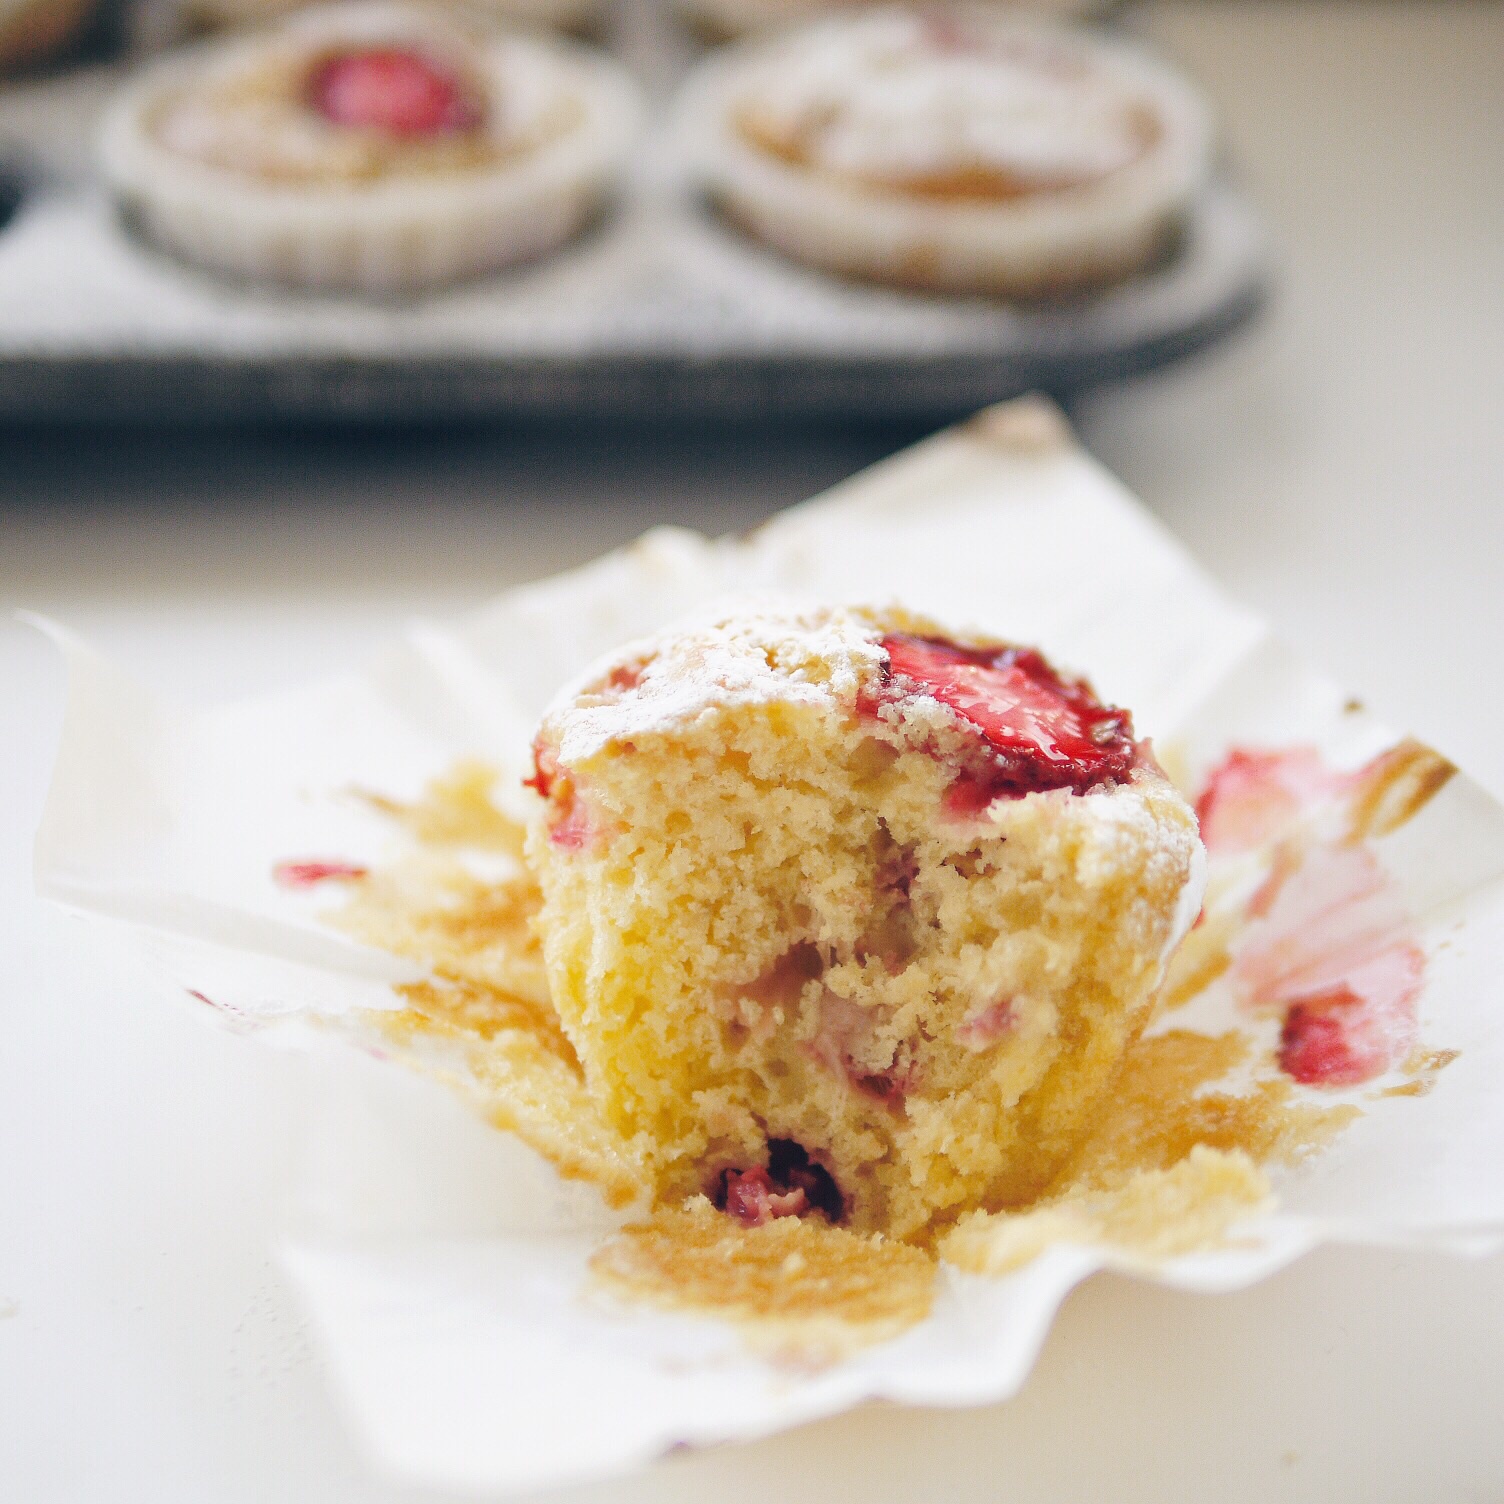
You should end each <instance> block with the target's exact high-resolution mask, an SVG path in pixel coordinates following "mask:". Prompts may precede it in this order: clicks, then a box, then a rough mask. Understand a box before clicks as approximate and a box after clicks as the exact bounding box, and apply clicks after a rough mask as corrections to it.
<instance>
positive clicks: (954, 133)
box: [680, 6, 1211, 297]
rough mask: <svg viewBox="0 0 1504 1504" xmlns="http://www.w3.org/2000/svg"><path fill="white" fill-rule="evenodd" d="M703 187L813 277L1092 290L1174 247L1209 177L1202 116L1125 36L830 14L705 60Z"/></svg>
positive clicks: (962, 15) (700, 131) (699, 170)
mask: <svg viewBox="0 0 1504 1504" xmlns="http://www.w3.org/2000/svg"><path fill="white" fill-rule="evenodd" d="M680 129H681V133H682V138H683V141H684V144H685V150H686V151H687V153H688V154H689V157H690V160H691V164H692V172H693V175H694V176H695V178H696V180H697V181H698V182H699V183H700V184H701V185H702V186H703V187H704V189H705V190H706V191H707V192H708V194H709V195H710V197H711V199H712V200H713V202H714V203H716V204H717V205H718V206H719V207H720V209H721V210H722V211H723V212H724V214H725V215H726V216H727V217H728V218H729V219H730V220H732V221H733V222H734V223H735V224H737V225H739V226H740V227H742V228H743V229H744V230H745V231H746V232H748V233H749V234H751V235H752V236H754V237H756V238H757V239H759V240H761V241H764V242H766V243H767V244H768V245H770V246H773V247H774V248H776V249H777V250H779V251H782V252H783V253H785V254H786V255H788V256H791V257H794V258H796V259H797V260H799V261H803V262H806V263H808V264H810V265H811V266H815V267H820V268H823V269H825V270H828V271H833V272H837V273H840V274H842V275H846V276H851V277H858V278H867V279H873V280H876V281H880V282H887V283H892V284H896V285H899V286H903V287H912V288H921V289H930V290H935V291H943V292H954V293H977V294H987V295H994V296H1004V297H1036V296H1042V295H1046V294H1060V293H1068V292H1074V291H1079V290H1081V289H1083V288H1088V287H1092V286H1097V285H1100V284H1103V283H1108V282H1112V281H1114V280H1117V279H1119V278H1123V277H1126V276H1128V275H1130V274H1131V273H1133V272H1136V271H1140V270H1142V269H1143V268H1145V267H1146V266H1148V265H1150V264H1151V263H1152V262H1154V261H1155V260H1156V258H1158V257H1159V256H1160V255H1161V253H1162V252H1164V251H1165V250H1166V248H1167V247H1169V246H1170V245H1171V244H1172V243H1173V240H1174V238H1175V234H1176V232H1177V230H1178V228H1179V226H1180V224H1181V222H1182V219H1183V217H1184V213H1185V209H1186V206H1187V204H1188V202H1189V200H1190V198H1191V196H1192V195H1193V194H1194V193H1195V192H1196V190H1197V188H1198V187H1199V186H1200V185H1201V184H1202V182H1203V181H1204V179H1205V177H1206V175H1207V171H1208V162H1209V154H1210V145H1211V131H1210V125H1209V120H1208V116H1207V111H1206V109H1205V107H1204V106H1203V104H1202V101H1201V98H1200V96H1199V95H1198V94H1197V93H1196V91H1195V90H1194V88H1193V87H1192V86H1191V85H1190V84H1189V83H1188V82H1187V81H1185V80H1184V79H1182V78H1180V77H1179V76H1178V75H1177V74H1175V73H1174V72H1172V71H1171V70H1170V69H1168V68H1167V67H1165V66H1164V65H1162V64H1160V63H1158V62H1156V61H1154V60H1153V59H1152V58H1150V57H1149V56H1148V55H1147V54H1145V53H1144V52H1142V51H1141V50H1140V49H1138V48H1137V47H1134V46H1132V45H1130V44H1129V43H1127V42H1123V41H1119V40H1116V39H1112V40H1109V39H1108V38H1106V37H1102V36H1098V35H1094V34H1092V33H1090V32H1087V31H1084V30H1079V29H1070V28H1067V27H1064V26H1052V25H1049V24H1047V23H1045V22H1041V21H1037V20H1021V19H1018V18H1017V17H1010V16H1009V15H1007V14H1006V13H1005V12H1004V11H1003V10H1002V9H1001V8H1000V7H996V6H994V7H992V8H990V9H989V8H987V7H984V6H969V7H964V8H957V9H924V10H917V9H915V10H909V9H901V8H888V7H884V8H881V9H878V10H873V11H865V12H852V13H847V14H838V15H833V16H830V17H827V18H826V19H824V20H821V21H818V22H815V23H813V24H811V25H809V26H805V27H801V28H798V29H796V30H794V31H791V32H787V33H782V34H779V35H778V36H776V37H774V38H773V39H771V40H768V41H759V42H753V43H743V44H741V45H739V46H737V47H735V48H732V49H729V51H728V52H727V53H726V54H725V55H724V56H721V57H714V58H712V59H711V60H710V61H709V62H707V63H705V64H703V65H702V67H701V69H700V70H699V72H698V74H697V75H696V76H695V77H693V78H692V79H691V81H690V82H689V84H688V85H687V86H686V90H685V94H684V100H683V104H682V105H681V116H680Z"/></svg>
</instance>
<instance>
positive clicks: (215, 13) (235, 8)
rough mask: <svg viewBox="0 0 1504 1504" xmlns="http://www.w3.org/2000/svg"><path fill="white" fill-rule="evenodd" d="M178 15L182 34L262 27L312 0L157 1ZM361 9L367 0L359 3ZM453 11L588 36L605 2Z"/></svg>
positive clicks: (556, 0) (451, 3) (517, 0)
mask: <svg viewBox="0 0 1504 1504" xmlns="http://www.w3.org/2000/svg"><path fill="white" fill-rule="evenodd" d="M156 3H157V4H158V5H163V4H166V5H168V6H170V7H171V9H172V11H173V24H174V27H175V29H177V30H179V31H183V30H188V31H203V30H221V29H223V28H225V27H237V26H257V25H263V24H265V23H266V22H268V21H275V20H278V19H280V18H281V17H283V16H287V15H290V14H292V12H294V11H298V10H306V9H308V8H309V0H156ZM353 3H355V4H360V3H363V0H353ZM448 8H450V9H453V10H455V11H456V12H458V13H459V14H461V15H465V14H469V15H472V16H474V17H477V18H479V19H480V20H483V21H484V20H492V21H500V22H503V23H506V22H517V23H519V24H521V25H525V26H541V27H549V28H552V29H554V30H558V31H573V32H586V31H589V30H590V29H591V28H592V27H593V26H594V25H595V24H596V22H597V21H599V19H600V17H601V13H602V11H603V9H604V3H603V0H448Z"/></svg>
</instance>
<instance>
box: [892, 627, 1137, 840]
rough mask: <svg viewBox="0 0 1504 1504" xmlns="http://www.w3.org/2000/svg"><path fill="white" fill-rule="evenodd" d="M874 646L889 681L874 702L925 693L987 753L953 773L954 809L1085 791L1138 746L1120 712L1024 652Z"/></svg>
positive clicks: (923, 640) (1126, 761) (1119, 768)
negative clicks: (976, 736) (880, 650)
mask: <svg viewBox="0 0 1504 1504" xmlns="http://www.w3.org/2000/svg"><path fill="white" fill-rule="evenodd" d="M882 646H883V647H884V649H886V651H887V654H888V669H889V681H888V686H887V690H886V691H885V692H884V693H883V694H881V695H879V696H878V704H881V702H882V701H883V700H885V699H887V700H893V699H902V698H904V697H905V696H907V695H913V694H927V695H931V696H933V697H934V698H935V699H937V700H939V701H940V703H941V704H942V705H946V706H948V707H949V708H950V709H951V710H953V711H955V712H956V714H957V715H958V716H960V717H961V719H962V720H964V721H966V722H968V723H969V724H970V725H971V726H972V727H974V728H975V729H976V730H977V731H978V732H979V733H980V734H981V737H982V739H983V741H984V742H985V743H986V746H987V749H988V750H989V752H990V753H991V756H990V758H988V759H986V760H985V761H984V762H981V763H979V764H978V765H977V766H975V767H970V768H967V769H965V770H963V771H962V772H961V774H960V779H959V784H960V787H959V788H958V791H957V796H956V797H957V801H958V804H959V806H961V808H958V810H957V812H958V813H964V812H966V811H967V810H976V809H981V808H985V807H986V805H987V804H988V803H990V802H991V800H992V799H994V798H997V797H999V796H1010V797H1014V798H1016V797H1019V796H1021V795H1023V794H1029V793H1034V792H1037V791H1040V790H1045V789H1061V788H1068V789H1070V790H1071V791H1072V792H1074V793H1077V794H1084V793H1085V792H1086V791H1087V790H1088V789H1090V788H1095V787H1096V786H1097V785H1098V784H1100V783H1106V782H1109V781H1111V780H1115V779H1121V778H1125V777H1127V775H1128V774H1129V773H1130V772H1131V771H1132V769H1133V765H1134V762H1135V760H1136V758H1137V756H1138V748H1137V746H1136V745H1135V743H1134V740H1133V723H1132V720H1131V718H1130V717H1129V715H1128V713H1127V711H1124V710H1117V709H1115V708H1113V707H1112V706H1110V705H1103V704H1102V703H1101V701H1099V700H1098V699H1097V697H1096V696H1095V695H1094V694H1093V693H1092V690H1091V687H1090V685H1088V684H1087V683H1085V681H1083V680H1071V679H1065V678H1062V677H1061V676H1060V675H1059V674H1057V673H1056V672H1055V670H1054V669H1053V668H1051V667H1050V665H1049V664H1048V663H1047V662H1046V661H1045V659H1044V658H1043V657H1042V656H1041V655H1040V654H1039V653H1037V652H1035V651H1034V650H1033V649H1032V648H1011V647H1001V648H968V647H962V646H961V645H960V644H959V643H955V642H948V641H946V640H945V639H943V638H935V637H911V636H909V635H907V634H896V635H894V636H891V637H884V638H883V640H882ZM869 708H875V707H869Z"/></svg>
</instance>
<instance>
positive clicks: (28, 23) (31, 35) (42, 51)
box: [0, 0, 98, 73]
mask: <svg viewBox="0 0 1504 1504" xmlns="http://www.w3.org/2000/svg"><path fill="white" fill-rule="evenodd" d="M97 9H98V5H97V0H0V73H10V72H12V71H14V70H16V69H18V68H29V67H31V66H32V65H33V64H35V63H44V62H46V61H47V60H48V58H51V57H55V56H56V55H57V54H58V53H60V52H62V51H63V49H64V48H66V47H67V46H68V45H69V44H70V43H72V42H74V41H75V40H77V38H78V36H79V34H80V33H81V32H82V31H83V29H84V27H85V26H87V25H88V24H89V22H90V21H91V20H92V19H93V17H94V13H95V11H96V10H97Z"/></svg>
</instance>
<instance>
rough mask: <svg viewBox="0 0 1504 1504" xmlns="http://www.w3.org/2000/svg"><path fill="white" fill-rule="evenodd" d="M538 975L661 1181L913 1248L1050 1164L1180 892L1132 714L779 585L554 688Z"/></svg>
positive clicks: (1190, 822) (1185, 829) (1014, 664)
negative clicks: (766, 602)
mask: <svg viewBox="0 0 1504 1504" xmlns="http://www.w3.org/2000/svg"><path fill="white" fill-rule="evenodd" d="M535 761H536V770H535V775H534V777H533V779H532V785H533V787H534V788H535V789H536V790H537V793H538V795H539V799H538V803H537V811H536V818H535V819H534V821H533V825H532V828H531V830H530V833H529V842H528V855H529V860H530V862H531V863H532V865H533V866H534V868H535V870H536V872H537V874H538V876H539V879H540V882H541V886H542V891H543V907H542V912H541V916H540V932H541V935H542V940H543V949H544V955H545V959H546V964H547V968H548V976H549V983H550V987H551V990H552V994H553V998H554V1002H555V1005H556V1007H557V1009H558V1012H559V1015H560V1018H561V1020H562V1022H563V1026H564V1028H565V1030H566V1032H567V1033H568V1035H569V1037H570V1039H571V1041H572V1042H573V1044H574V1047H575V1049H576V1051H577V1053H578V1055H579V1058H580V1061H581V1064H582V1066H583V1068H584V1071H585V1076H586V1080H587V1083H588V1085H589V1088H590V1090H591V1091H592V1093H593V1094H594V1097H595V1099H596V1101H597V1103H598V1105H599V1107H600V1110H601V1112H602V1113H603V1115H604V1116H605V1118H606V1119H607V1120H608V1121H609V1123H610V1124H611V1126H612V1127H613V1128H614V1129H615V1130H616V1131H617V1132H618V1133H619V1134H621V1135H622V1136H623V1138H624V1139H626V1140H627V1141H629V1142H630V1143H631V1144H632V1145H633V1146H634V1150H635V1153H636V1156H637V1157H638V1159H639V1160H640V1162H641V1163H642V1164H643V1165H645V1166H646V1167H647V1168H646V1174H647V1178H648V1181H649V1185H648V1187H647V1189H648V1190H649V1191H650V1193H651V1195H652V1197H653V1198H654V1199H655V1200H657V1201H658V1202H659V1203H661V1204H673V1203H677V1202H679V1201H682V1200H684V1199H685V1198H690V1197H694V1196H696V1195H704V1196H706V1197H708V1198H709V1199H710V1200H711V1201H712V1202H713V1203H714V1204H715V1205H716V1206H718V1207H721V1208H722V1209H723V1210H725V1211H726V1212H728V1213H729V1214H731V1215H733V1216H735V1217H737V1218H739V1219H741V1220H742V1221H744V1222H747V1223H749V1224H757V1223H761V1222H763V1221H766V1220H767V1219H769V1218H773V1217H778V1216H784V1215H816V1216H823V1217H824V1218H826V1219H828V1220H829V1221H831V1222H834V1223H841V1224H843V1225H846V1226H849V1227H851V1228H853V1229H855V1230H857V1231H861V1232H883V1233H886V1234H888V1235H890V1236H894V1237H899V1238H903V1239H906V1240H909V1241H917V1242H926V1241H928V1240H930V1239H931V1238H933V1237H934V1236H935V1235H936V1234H937V1233H938V1232H939V1231H941V1230H943V1229H944V1228H945V1227H946V1226H947V1225H948V1224H949V1223H950V1222H951V1221H953V1220H954V1218H955V1217H956V1216H957V1215H958V1214H960V1213H961V1212H963V1211H966V1210H969V1209H972V1208H975V1207H979V1206H980V1207H987V1208H999V1207H1003V1206H1007V1205H1008V1204H1010V1203H1012V1202H1016V1201H1020V1200H1023V1199H1025V1198H1027V1197H1029V1196H1031V1195H1032V1194H1034V1193H1035V1192H1037V1191H1038V1190H1039V1189H1040V1188H1041V1187H1042V1186H1043V1185H1044V1184H1045V1183H1046V1182H1047V1181H1048V1180H1049V1179H1050V1177H1051V1175H1052V1174H1053V1172H1054V1171H1055V1170H1056V1168H1057V1167H1058V1166H1059V1165H1060V1163H1061V1161H1062V1160H1063V1159H1064V1157H1065V1156H1066V1154H1067V1153H1068V1152H1069V1150H1070V1149H1071V1147H1072V1146H1073V1145H1074V1144H1075V1142H1076V1141H1077V1140H1078V1138H1079V1137H1080V1135H1081V1134H1082V1132H1083V1130H1084V1129H1085V1128H1086V1127H1088V1126H1089V1125H1090V1123H1091V1121H1092V1118H1093V1114H1094V1111H1095V1109H1096V1107H1097V1105H1098V1103H1099V1101H1100V1099H1101V1097H1102V1094H1103V1093H1104V1091H1106V1090H1107V1089H1108V1087H1109V1086H1110V1083H1111V1081H1112V1079H1113V1074H1114V1071H1115V1070H1116V1068H1117V1066H1118V1063H1119V1061H1120V1059H1121V1057H1122V1055H1123V1052H1124V1050H1125V1048H1126V1047H1127V1046H1128V1045H1129V1044H1130V1043H1131V1042H1132V1041H1133V1040H1134V1039H1135V1038H1136V1037H1137V1036H1138V1034H1139V1032H1140V1031H1141V1030H1142V1029H1143V1027H1144V1025H1145V1024H1146V1022H1147V1021H1148V1019H1149V1017H1150V1014H1151V1011H1152V1008H1153V1001H1154V996H1155V992H1156V989H1157V987H1158V984H1159V981H1160V978H1161V975H1162V973H1163V968H1164V963H1165V960H1166V957H1167V955H1168V953H1169V951H1170V950H1171V949H1172V948H1173V946H1174V945H1175V944H1176V943H1177V941H1178V939H1179V938H1180V936H1181V934H1182V933H1183V932H1184V930H1185V928H1186V927H1187V925H1188V923H1189V920H1190V918H1191V917H1192V916H1193V915H1194V914H1195V912H1196V909H1197V906H1198V904H1199V895H1200V857H1201V847H1200V842H1199V840H1198V837H1197V834H1196V824H1195V819H1194V816H1193V815H1192V813H1191V811H1190V809H1189V808H1188V807H1187V805H1186V804H1185V802H1184V801H1183V800H1182V799H1181V798H1180V796H1179V795H1178V794H1177V793H1176V792H1175V790H1174V789H1173V788H1172V787H1171V786H1170V784H1169V782H1168V781H1167V780H1166V779H1165V777H1164V775H1163V774H1162V773H1161V772H1160V770H1159V768H1158V767H1157V766H1156V764H1155V762H1154V760H1153V757H1152V756H1151V755H1150V753H1149V750H1148V747H1147V745H1146V744H1145V743H1143V742H1140V741H1137V740H1135V737H1134V734H1133V727H1132V722H1131V719H1130V717H1129V715H1128V713H1127V712H1126V711H1123V710H1118V709H1115V708H1113V707H1111V706H1108V705H1104V704H1103V703H1101V702H1100V701H1099V700H1098V699H1097V698H1096V696H1095V695H1094V694H1093V692H1092V690H1091V688H1090V687H1089V686H1088V685H1087V684H1086V683H1085V682H1084V681H1081V680H1077V679H1072V678H1069V677H1066V676H1064V675H1062V674H1061V673H1060V672H1058V671H1057V670H1056V669H1055V668H1053V667H1052V666H1051V665H1050V664H1049V663H1048V662H1047V661H1046V660H1045V659H1044V658H1043V657H1041V656H1040V655H1039V654H1038V653H1037V652H1035V651H1033V650H1032V649H1028V648H1020V647H1014V646H1009V645H1007V644H1003V643H999V642H994V641H990V640H987V639H983V638H978V637H965V638H957V637H953V636H948V635H946V634H945V633H944V632H942V631H941V629H940V628H938V627H936V626H934V625H933V624H932V623H929V622H925V621H921V620H917V619H915V618H912V617H910V616H908V615H906V614H905V613H903V612H900V611H896V610H895V611H886V612H875V611H868V610H864V609H852V610H839V609H838V610H813V611H805V612H801V611H791V610H784V609H768V610H762V611H752V612H749V613H747V614H742V615H736V616H728V617H725V618H723V619H719V620H715V621H712V622H711V623H710V624H709V625H706V626H702V627H696V628H691V629H686V630H684V631H681V632H678V633H671V634H668V635H665V636H663V637H660V638H658V639H656V640H653V641H649V642H645V643H642V644H639V645H637V646H635V647H633V648H631V649H628V650H625V651H623V652H622V653H621V654H620V655H618V656H616V657H615V658H614V659H612V660H611V661H610V662H608V663H606V664H605V665H603V666H601V667H600V668H598V669H597V670H595V671H593V672H592V673H591V674H590V676H589V677H588V678H587V679H586V680H585V681H583V682H582V683H581V684H580V685H579V686H578V687H576V688H574V689H571V690H569V691H567V692H566V693H565V694H564V695H563V696H562V697H561V698H560V699H559V700H558V701H557V702H556V703H555V704H554V706H553V707H552V708H551V709H550V710H549V711H548V713H547V714H546V716H545V717H544V720H543V723H542V727H541V729H540V731H539V733H538V737H537V741H536V746H535Z"/></svg>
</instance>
